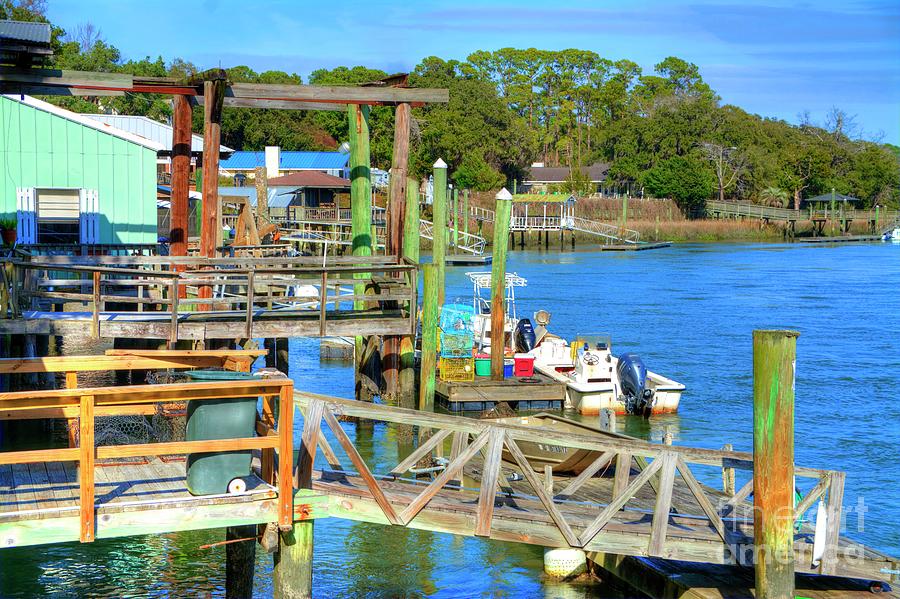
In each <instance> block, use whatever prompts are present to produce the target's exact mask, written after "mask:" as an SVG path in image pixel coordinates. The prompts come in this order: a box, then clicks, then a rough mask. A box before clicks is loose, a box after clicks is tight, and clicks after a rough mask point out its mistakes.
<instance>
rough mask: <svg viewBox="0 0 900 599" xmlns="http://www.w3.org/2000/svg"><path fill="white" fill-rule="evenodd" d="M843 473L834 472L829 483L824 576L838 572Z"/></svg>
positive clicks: (823, 558) (822, 566)
mask: <svg viewBox="0 0 900 599" xmlns="http://www.w3.org/2000/svg"><path fill="white" fill-rule="evenodd" d="M845 478H846V475H845V474H844V473H843V472H832V473H831V480H830V481H829V483H828V503H827V505H826V512H825V513H826V515H827V518H828V528H827V529H826V531H825V553H824V554H823V555H822V562H821V564H819V572H820V573H822V574H835V573H836V572H837V563H838V560H837V557H838V544H839V542H840V536H841V510H842V504H843V502H844V479H845Z"/></svg>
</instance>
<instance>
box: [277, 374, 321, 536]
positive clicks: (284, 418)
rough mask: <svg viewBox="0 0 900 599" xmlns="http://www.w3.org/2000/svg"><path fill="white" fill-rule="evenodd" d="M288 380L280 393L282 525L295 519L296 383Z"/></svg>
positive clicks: (280, 504) (279, 470)
mask: <svg viewBox="0 0 900 599" xmlns="http://www.w3.org/2000/svg"><path fill="white" fill-rule="evenodd" d="M287 380H288V381H289V382H288V384H286V385H285V386H283V387H282V388H281V389H280V392H279V395H278V400H279V401H278V508H279V509H278V516H279V518H278V523H279V524H280V525H281V526H289V525H290V524H291V523H292V522H293V521H294V519H293V514H294V503H293V501H294V477H293V470H294V465H293V463H292V462H293V459H294V385H293V382H290V379H287ZM304 424H305V423H304ZM313 455H314V456H315V453H313ZM310 466H311V464H310Z"/></svg>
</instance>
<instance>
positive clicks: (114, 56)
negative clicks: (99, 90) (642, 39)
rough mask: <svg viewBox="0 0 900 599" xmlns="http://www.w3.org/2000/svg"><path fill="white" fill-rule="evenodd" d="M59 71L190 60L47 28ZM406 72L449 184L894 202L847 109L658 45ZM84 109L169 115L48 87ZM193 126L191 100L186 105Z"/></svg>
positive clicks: (15, 7) (230, 124)
mask: <svg viewBox="0 0 900 599" xmlns="http://www.w3.org/2000/svg"><path fill="white" fill-rule="evenodd" d="M44 8H45V7H44V0H17V1H16V0H0V18H14V19H19V20H43V21H45V20H46V19H45V17H44ZM52 31H53V35H52V43H53V47H54V52H55V55H54V57H53V59H52V61H53V65H52V66H54V67H56V68H64V69H77V70H86V71H104V72H124V73H132V74H135V75H142V76H169V77H178V78H186V77H189V76H190V75H192V74H195V73H196V72H197V71H198V69H197V68H196V66H195V65H193V64H191V63H190V62H188V61H185V60H182V59H180V58H173V59H170V60H168V61H167V60H164V59H163V58H162V57H157V58H155V59H153V58H150V57H146V58H143V59H141V60H124V59H123V57H122V55H121V53H120V52H119V50H118V49H117V48H116V47H115V46H114V45H112V44H111V43H109V42H107V41H106V40H105V39H104V37H103V35H102V34H101V32H100V31H99V30H97V29H96V28H94V27H92V26H90V25H81V26H78V27H76V28H74V29H73V30H72V31H71V32H66V31H65V30H63V29H62V28H60V27H57V26H54V27H53V29H52ZM226 70H227V73H228V77H229V79H230V80H231V81H232V82H252V83H309V84H314V85H353V84H358V83H364V82H368V81H374V80H377V79H381V78H383V77H386V76H387V75H388V73H386V72H384V71H382V70H379V69H373V68H368V67H365V66H354V67H337V68H334V69H320V70H316V71H313V72H312V73H310V74H309V76H308V77H307V78H306V80H305V81H304V79H303V78H302V77H301V76H300V75H298V74H295V73H286V72H282V71H264V72H256V71H254V70H252V69H251V68H249V67H247V66H237V67H234V68H230V69H226ZM409 82H410V85H413V86H419V87H445V88H448V89H449V90H450V101H449V103H448V104H435V105H428V106H425V107H422V108H416V109H414V110H413V122H412V139H411V155H410V168H411V171H412V173H413V174H415V175H416V176H427V174H428V173H429V172H430V168H431V164H432V163H433V161H434V160H435V159H436V158H437V157H441V158H443V159H444V160H445V161H446V162H447V163H448V165H449V166H450V175H451V178H452V179H453V180H454V181H455V183H456V184H457V186H459V187H465V188H472V189H476V190H482V191H483V190H490V189H496V188H498V187H500V186H502V185H508V184H510V183H511V182H512V181H513V180H517V181H522V180H524V179H526V178H527V174H528V168H529V166H530V165H531V163H532V162H534V161H541V162H544V163H545V164H546V165H548V166H567V167H570V168H572V172H573V176H571V177H570V180H569V181H567V182H566V183H565V184H564V187H565V188H566V189H567V190H569V191H576V192H577V191H585V190H586V189H585V188H586V187H587V185H588V184H589V182H586V181H584V180H583V177H581V176H579V174H578V173H579V168H580V167H583V166H587V165H589V164H593V163H594V162H598V161H600V162H605V163H607V164H609V174H608V179H609V181H611V182H619V183H622V184H628V185H629V187H630V188H631V189H640V190H642V192H643V193H644V194H645V195H646V196H651V197H672V198H674V199H675V200H676V201H677V202H678V203H679V205H680V206H682V207H683V208H685V209H689V210H691V211H695V210H696V209H698V208H701V209H702V207H703V205H704V203H705V202H706V200H707V199H710V198H713V197H720V198H728V199H738V200H748V201H754V202H757V203H763V204H768V205H778V206H784V207H797V206H799V202H800V200H801V199H802V198H805V197H811V196H815V195H819V194H822V193H828V192H830V191H831V190H832V189H834V190H835V191H836V192H837V193H843V194H848V195H852V196H856V197H858V198H860V199H862V200H863V201H864V203H865V205H866V206H872V205H875V204H880V205H885V206H896V205H897V204H898V200H900V190H898V188H900V148H898V147H896V146H893V145H890V144H886V143H880V142H878V141H873V140H867V139H864V138H863V136H862V134H861V131H860V129H859V128H858V127H857V126H856V125H855V123H854V120H853V118H852V117H850V116H848V115H847V114H845V113H844V112H842V111H840V110H838V109H833V110H832V111H831V113H830V114H829V115H828V117H827V118H826V120H825V122H822V123H813V122H811V120H810V119H809V118H808V117H804V118H801V119H800V121H801V122H800V124H797V125H794V124H790V123H788V122H786V121H783V120H779V119H773V118H766V117H761V116H759V115H754V114H750V113H748V112H746V111H744V110H742V109H741V108H739V107H737V106H733V105H729V104H723V103H722V101H721V98H720V97H719V96H718V95H717V94H716V93H715V91H714V90H713V89H712V88H711V87H710V86H709V85H708V84H707V83H706V82H705V81H704V80H703V78H702V76H701V74H700V69H699V68H698V66H697V65H695V64H692V63H690V62H687V61H685V60H682V59H680V58H676V57H668V58H665V59H664V60H662V61H661V62H660V63H658V64H657V65H655V66H654V67H653V70H652V71H650V72H645V71H644V70H643V69H642V68H641V67H640V66H639V65H638V64H636V63H634V62H632V61H629V60H618V61H612V60H609V59H606V58H604V57H601V56H599V55H598V54H597V53H595V52H591V51H586V50H575V49H569V50H560V51H548V50H537V49H534V48H530V49H516V48H503V49H500V50H496V51H478V52H474V53H472V54H471V55H470V56H468V58H467V59H466V60H465V61H458V60H444V59H442V58H439V57H434V56H432V57H428V58H425V59H423V60H422V61H421V62H420V63H419V64H418V65H416V67H415V68H414V69H413V70H412V72H411V73H410V77H409ZM48 99H50V100H51V101H53V102H56V103H59V104H63V105H65V106H66V107H67V108H70V109H73V110H77V111H80V112H100V111H115V112H118V113H121V114H137V115H146V116H149V117H151V118H155V119H160V120H166V119H167V118H169V117H170V116H171V105H170V103H169V101H168V99H167V98H165V97H161V96H154V95H150V94H128V95H126V96H123V97H113V98H109V97H104V98H87V99H84V98H59V97H54V98H48ZM347 126H348V125H347V118H346V115H344V114H343V113H340V112H305V111H287V110H257V109H244V108H233V109H228V110H226V111H225V112H224V116H223V123H222V143H224V144H225V145H228V146H230V147H233V148H236V149H241V150H259V149H262V148H263V147H264V146H266V145H279V146H281V147H282V148H283V149H285V150H304V149H307V150H317V149H335V148H336V147H338V146H339V144H340V143H342V142H344V141H346V140H347V139H348V129H347ZM370 127H371V132H372V133H371V136H372V161H373V165H374V166H377V167H380V168H384V169H387V168H389V167H390V162H391V147H392V142H393V110H392V109H391V108H388V107H373V108H372V111H371V116H370ZM194 128H195V130H196V131H201V130H202V111H201V110H200V109H199V108H198V109H197V110H196V111H195V114H194Z"/></svg>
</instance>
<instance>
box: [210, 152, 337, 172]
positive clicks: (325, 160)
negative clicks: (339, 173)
mask: <svg viewBox="0 0 900 599" xmlns="http://www.w3.org/2000/svg"><path fill="white" fill-rule="evenodd" d="M349 160H350V154H348V153H346V152H285V151H282V152H281V164H280V165H279V168H282V169H284V170H295V169H311V170H332V169H342V168H344V167H346V166H347V162H349ZM258 166H266V153H265V152H235V153H234V154H232V155H231V156H230V157H229V158H228V159H227V160H223V161H221V162H220V163H219V168H222V169H226V170H232V169H233V170H249V169H254V168H256V167H258Z"/></svg>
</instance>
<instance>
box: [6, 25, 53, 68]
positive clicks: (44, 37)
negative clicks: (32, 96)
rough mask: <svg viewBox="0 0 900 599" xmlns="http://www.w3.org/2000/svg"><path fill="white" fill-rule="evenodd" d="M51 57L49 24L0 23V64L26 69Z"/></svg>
mask: <svg viewBox="0 0 900 599" xmlns="http://www.w3.org/2000/svg"><path fill="white" fill-rule="evenodd" d="M51 56H53V48H52V47H51V46H50V23H32V22H27V21H8V20H2V21H0V63H3V64H11V65H15V66H17V67H21V68H28V67H31V66H42V65H43V63H44V62H45V61H46V60H47V59H48V58H50V57H51Z"/></svg>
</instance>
